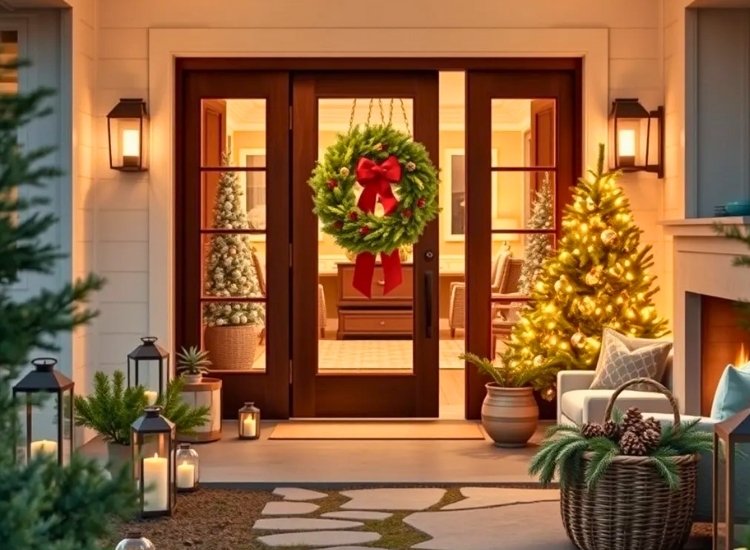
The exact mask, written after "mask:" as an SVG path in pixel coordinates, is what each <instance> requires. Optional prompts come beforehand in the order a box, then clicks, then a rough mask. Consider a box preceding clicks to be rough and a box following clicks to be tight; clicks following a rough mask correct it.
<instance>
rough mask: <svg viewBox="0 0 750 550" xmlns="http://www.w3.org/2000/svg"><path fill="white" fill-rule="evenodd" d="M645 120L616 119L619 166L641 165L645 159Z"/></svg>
mask: <svg viewBox="0 0 750 550" xmlns="http://www.w3.org/2000/svg"><path fill="white" fill-rule="evenodd" d="M646 135H647V120H645V119H640V118H620V119H617V158H618V166H619V167H620V168H628V167H632V166H642V165H643V163H644V160H645V148H644V147H645V143H646V139H645V138H646Z"/></svg>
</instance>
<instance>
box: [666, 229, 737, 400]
mask: <svg viewBox="0 0 750 550" xmlns="http://www.w3.org/2000/svg"><path fill="white" fill-rule="evenodd" d="M661 223H662V225H663V227H664V230H665V232H666V233H667V234H668V235H671V236H672V237H673V240H672V250H673V256H672V257H673V271H674V279H673V280H674V284H673V287H672V288H673V291H674V295H673V298H674V302H673V303H674V316H673V319H674V364H675V370H674V380H673V385H674V388H673V390H674V392H675V395H676V396H677V397H678V399H679V401H680V406H681V409H682V410H683V411H684V412H686V413H688V414H699V413H700V402H701V395H700V389H701V351H702V350H701V295H704V296H713V297H716V298H724V299H726V300H738V299H745V300H750V269H748V268H746V267H736V266H734V265H733V260H734V258H735V257H736V256H739V255H750V249H749V248H748V247H747V246H746V245H745V244H744V243H742V242H739V241H735V240H731V239H727V238H725V237H723V236H722V235H719V234H717V233H716V230H715V225H716V224H717V223H720V224H723V225H732V226H743V225H750V217H744V216H734V217H721V218H690V219H682V220H667V221H663V222H661Z"/></svg>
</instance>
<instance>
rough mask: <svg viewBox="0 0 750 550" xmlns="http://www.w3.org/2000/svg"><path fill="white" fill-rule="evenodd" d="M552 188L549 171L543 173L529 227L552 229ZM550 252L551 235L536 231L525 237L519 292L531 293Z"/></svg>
mask: <svg viewBox="0 0 750 550" xmlns="http://www.w3.org/2000/svg"><path fill="white" fill-rule="evenodd" d="M552 208H553V204H552V190H551V188H550V184H549V173H548V172H545V173H544V180H543V181H542V187H541V189H540V190H539V191H537V192H536V196H535V197H534V205H533V206H532V212H531V219H530V220H529V228H531V229H552V214H553V213H552ZM551 253H552V235H549V234H544V233H541V234H539V233H537V234H534V235H529V236H528V237H526V258H525V259H524V261H523V266H522V267H521V276H520V278H519V279H518V291H519V292H520V293H521V294H525V295H529V294H531V289H532V288H533V286H534V283H535V282H536V279H537V277H538V276H539V273H540V271H541V269H542V266H543V265H544V261H545V260H546V259H547V258H548V257H549V255H550V254H551Z"/></svg>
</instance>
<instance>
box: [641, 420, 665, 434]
mask: <svg viewBox="0 0 750 550" xmlns="http://www.w3.org/2000/svg"><path fill="white" fill-rule="evenodd" d="M643 427H644V429H646V430H654V431H655V432H656V433H658V434H661V424H660V423H659V421H658V420H656V419H655V418H654V417H653V416H651V417H649V418H647V419H646V420H644V421H643Z"/></svg>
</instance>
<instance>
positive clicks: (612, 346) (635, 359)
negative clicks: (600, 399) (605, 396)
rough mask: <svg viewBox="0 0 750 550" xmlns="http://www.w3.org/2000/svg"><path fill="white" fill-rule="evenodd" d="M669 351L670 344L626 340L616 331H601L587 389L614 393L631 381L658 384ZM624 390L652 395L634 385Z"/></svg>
mask: <svg viewBox="0 0 750 550" xmlns="http://www.w3.org/2000/svg"><path fill="white" fill-rule="evenodd" d="M671 349H672V342H667V341H665V340H651V339H647V338H630V337H628V336H626V335H624V334H620V333H619V332H617V331H616V330H613V329H611V328H605V329H604V336H603V338H602V349H601V352H600V353H599V362H598V363H597V364H596V374H595V376H594V381H593V382H592V383H591V389H597V390H603V389H606V390H614V389H616V388H618V387H619V386H621V385H622V384H624V383H625V382H628V381H629V380H633V379H634V378H652V379H654V380H656V381H661V379H662V376H664V369H665V367H666V364H667V356H668V355H669V352H670V350H671ZM628 389H629V390H640V391H655V390H654V388H653V387H651V386H648V385H646V384H637V385H635V386H631V387H629V388H628Z"/></svg>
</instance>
